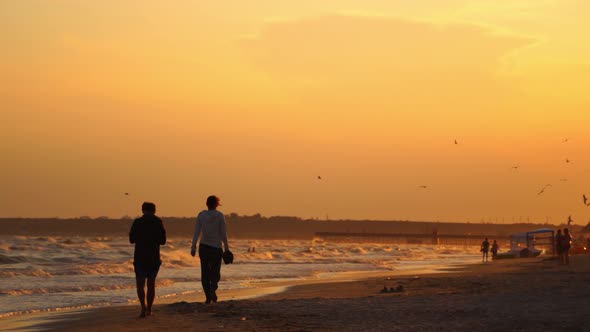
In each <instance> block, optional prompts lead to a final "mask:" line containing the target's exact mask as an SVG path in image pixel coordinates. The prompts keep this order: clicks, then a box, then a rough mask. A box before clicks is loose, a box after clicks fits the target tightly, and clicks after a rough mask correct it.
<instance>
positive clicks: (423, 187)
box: [418, 186, 428, 189]
mask: <svg viewBox="0 0 590 332" xmlns="http://www.w3.org/2000/svg"><path fill="white" fill-rule="evenodd" d="M418 188H422V189H426V188H428V186H418Z"/></svg>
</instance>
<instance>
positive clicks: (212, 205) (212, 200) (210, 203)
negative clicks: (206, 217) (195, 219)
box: [207, 195, 221, 210]
mask: <svg viewBox="0 0 590 332" xmlns="http://www.w3.org/2000/svg"><path fill="white" fill-rule="evenodd" d="M219 205H221V204H219V197H217V196H215V195H211V196H209V197H207V208H209V210H215V209H217V207H218V206H219Z"/></svg>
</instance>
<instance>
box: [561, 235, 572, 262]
mask: <svg viewBox="0 0 590 332" xmlns="http://www.w3.org/2000/svg"><path fill="white" fill-rule="evenodd" d="M571 247H572V235H571V234H570V232H569V230H568V229H567V228H564V229H563V236H562V237H561V250H563V252H562V255H561V256H562V257H563V264H565V265H569V264H570V248H571Z"/></svg>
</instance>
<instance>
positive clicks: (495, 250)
mask: <svg viewBox="0 0 590 332" xmlns="http://www.w3.org/2000/svg"><path fill="white" fill-rule="evenodd" d="M498 249H500V246H499V245H498V242H496V240H494V243H492V250H491V251H492V258H494V257H496V255H498Z"/></svg>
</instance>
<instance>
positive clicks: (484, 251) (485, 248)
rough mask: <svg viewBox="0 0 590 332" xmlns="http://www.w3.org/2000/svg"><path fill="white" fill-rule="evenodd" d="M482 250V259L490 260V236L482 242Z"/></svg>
mask: <svg viewBox="0 0 590 332" xmlns="http://www.w3.org/2000/svg"><path fill="white" fill-rule="evenodd" d="M479 251H481V252H482V257H481V261H482V263H483V262H484V261H485V262H487V261H488V252H489V251H490V243H489V242H488V238H487V237H486V238H485V240H483V242H482V243H481V249H480V250H479Z"/></svg>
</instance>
